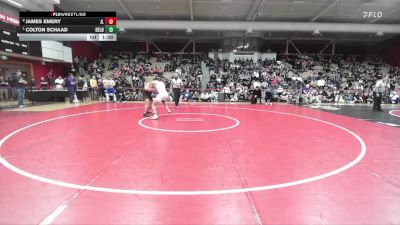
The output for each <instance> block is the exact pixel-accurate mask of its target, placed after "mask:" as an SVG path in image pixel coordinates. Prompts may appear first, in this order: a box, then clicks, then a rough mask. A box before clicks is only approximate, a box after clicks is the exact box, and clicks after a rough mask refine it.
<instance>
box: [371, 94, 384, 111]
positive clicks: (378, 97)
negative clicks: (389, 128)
mask: <svg viewBox="0 0 400 225" xmlns="http://www.w3.org/2000/svg"><path fill="white" fill-rule="evenodd" d="M373 97H374V105H373V107H372V110H373V111H375V110H376V111H382V109H381V103H382V93H378V92H375V91H374V92H373Z"/></svg>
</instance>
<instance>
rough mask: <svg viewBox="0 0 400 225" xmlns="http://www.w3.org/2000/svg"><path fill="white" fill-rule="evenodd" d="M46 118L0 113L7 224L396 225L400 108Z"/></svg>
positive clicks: (29, 111)
mask: <svg viewBox="0 0 400 225" xmlns="http://www.w3.org/2000/svg"><path fill="white" fill-rule="evenodd" d="M37 107H42V108H39V109H38V108H35V107H32V108H31V107H27V108H23V109H13V111H11V110H7V111H5V110H3V111H0V139H1V140H0V163H1V164H2V165H1V167H0V180H1V181H2V185H1V186H0V224H400V213H399V212H400V169H399V165H400V132H399V129H398V127H397V126H393V125H389V124H395V125H396V124H398V125H400V107H396V106H388V107H390V108H388V107H384V108H383V109H384V112H380V113H372V110H370V108H368V107H367V106H331V107H328V106H318V105H317V106H315V105H314V106H308V107H302V106H295V105H286V104H274V105H247V104H183V105H182V106H181V107H180V108H179V109H173V112H172V113H171V114H168V113H166V112H165V109H164V108H162V107H160V109H159V110H160V112H159V114H160V115H161V116H160V118H159V120H156V121H152V120H149V119H146V118H142V114H143V103H141V104H139V103H126V104H122V103H93V104H87V105H80V106H74V105H68V104H65V103H62V104H61V105H59V107H58V105H52V108H51V109H49V110H46V107H45V106H37ZM333 108H336V109H333ZM35 109H36V110H35ZM375 121H376V122H375ZM378 122H380V123H378Z"/></svg>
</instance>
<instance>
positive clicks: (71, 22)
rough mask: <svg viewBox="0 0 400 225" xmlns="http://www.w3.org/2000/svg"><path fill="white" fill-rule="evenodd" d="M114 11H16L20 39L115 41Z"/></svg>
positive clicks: (115, 23)
mask: <svg viewBox="0 0 400 225" xmlns="http://www.w3.org/2000/svg"><path fill="white" fill-rule="evenodd" d="M116 15H117V14H116V12H20V15H19V16H20V27H19V31H18V37H19V40H20V41H44V40H53V41H116V40H117V26H116V25H117V17H116Z"/></svg>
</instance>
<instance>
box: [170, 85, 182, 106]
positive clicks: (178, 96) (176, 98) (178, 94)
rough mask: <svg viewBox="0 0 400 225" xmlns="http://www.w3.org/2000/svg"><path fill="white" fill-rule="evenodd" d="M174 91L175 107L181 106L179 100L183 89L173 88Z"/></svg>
mask: <svg viewBox="0 0 400 225" xmlns="http://www.w3.org/2000/svg"><path fill="white" fill-rule="evenodd" d="M172 91H173V93H174V102H175V106H178V105H179V99H180V98H181V89H180V88H173V89H172Z"/></svg>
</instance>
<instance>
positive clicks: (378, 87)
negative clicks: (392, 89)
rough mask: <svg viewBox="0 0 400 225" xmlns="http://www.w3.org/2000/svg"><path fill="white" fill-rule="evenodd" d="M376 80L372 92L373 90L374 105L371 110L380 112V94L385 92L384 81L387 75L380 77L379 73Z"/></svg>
mask: <svg viewBox="0 0 400 225" xmlns="http://www.w3.org/2000/svg"><path fill="white" fill-rule="evenodd" d="M377 78H378V80H377V81H376V83H375V87H374V90H373V91H374V92H373V96H374V105H373V107H372V111H379V112H382V109H381V103H382V96H383V94H384V92H385V88H386V82H387V80H388V77H385V78H383V79H382V76H381V75H378V76H377Z"/></svg>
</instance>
